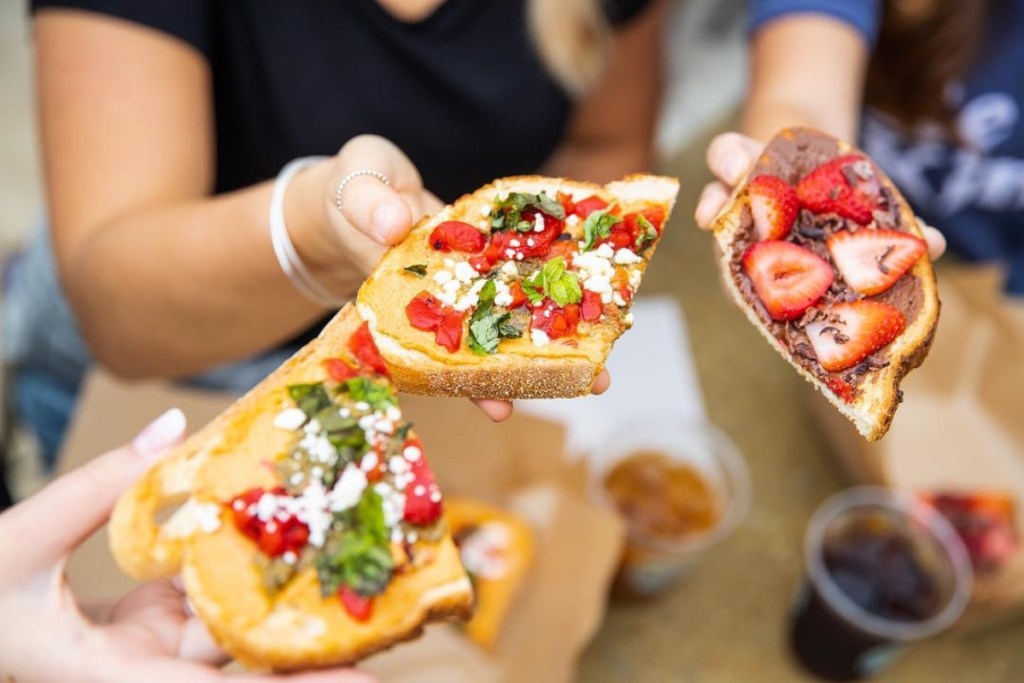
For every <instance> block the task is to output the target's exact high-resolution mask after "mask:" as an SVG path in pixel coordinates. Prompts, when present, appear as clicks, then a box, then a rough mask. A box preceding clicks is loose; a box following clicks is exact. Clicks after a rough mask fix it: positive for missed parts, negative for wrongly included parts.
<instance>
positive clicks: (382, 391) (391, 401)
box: [338, 377, 398, 410]
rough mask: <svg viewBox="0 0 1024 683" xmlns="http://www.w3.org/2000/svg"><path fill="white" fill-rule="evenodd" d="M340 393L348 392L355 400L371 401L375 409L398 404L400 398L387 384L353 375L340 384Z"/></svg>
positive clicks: (371, 405)
mask: <svg viewBox="0 0 1024 683" xmlns="http://www.w3.org/2000/svg"><path fill="white" fill-rule="evenodd" d="M338 391H339V392H340V393H345V392H347V393H348V395H349V397H350V398H351V399H352V400H353V401H355V402H357V403H358V402H360V401H362V402H364V403H369V404H370V407H371V408H372V409H374V410H383V409H384V408H387V407H388V406H393V405H398V400H397V399H395V395H394V394H393V393H391V389H389V388H388V387H387V386H385V385H383V384H381V383H379V382H375V381H373V380H372V379H370V378H369V377H353V378H351V379H347V380H345V381H344V382H342V383H341V384H339V385H338Z"/></svg>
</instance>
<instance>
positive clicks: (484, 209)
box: [480, 204, 491, 218]
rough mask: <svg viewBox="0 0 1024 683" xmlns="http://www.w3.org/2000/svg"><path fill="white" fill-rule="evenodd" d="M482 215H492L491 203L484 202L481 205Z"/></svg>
mask: <svg viewBox="0 0 1024 683" xmlns="http://www.w3.org/2000/svg"><path fill="white" fill-rule="evenodd" d="M480 215H481V216H484V217H485V218H486V217H487V216H490V215H491V205H490V204H484V205H483V206H481V207H480Z"/></svg>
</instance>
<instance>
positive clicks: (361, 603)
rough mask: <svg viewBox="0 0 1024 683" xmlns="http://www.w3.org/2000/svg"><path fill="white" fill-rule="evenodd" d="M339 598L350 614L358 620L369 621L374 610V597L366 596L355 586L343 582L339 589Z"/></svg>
mask: <svg viewBox="0 0 1024 683" xmlns="http://www.w3.org/2000/svg"><path fill="white" fill-rule="evenodd" d="M338 598H339V599H340V600H341V604H342V606H343V607H344V608H345V611H346V612H348V614H349V616H350V617H352V618H353V619H355V620H356V621H368V620H369V618H370V614H372V612H373V598H366V597H363V596H362V595H360V594H359V593H357V592H356V590H355V589H354V588H350V587H349V586H347V585H345V584H342V585H341V588H339V589H338Z"/></svg>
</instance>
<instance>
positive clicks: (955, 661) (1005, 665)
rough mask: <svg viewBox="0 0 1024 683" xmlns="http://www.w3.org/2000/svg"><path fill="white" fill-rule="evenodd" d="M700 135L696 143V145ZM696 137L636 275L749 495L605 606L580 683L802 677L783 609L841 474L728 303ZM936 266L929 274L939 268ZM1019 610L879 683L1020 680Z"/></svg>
mask: <svg viewBox="0 0 1024 683" xmlns="http://www.w3.org/2000/svg"><path fill="white" fill-rule="evenodd" d="M704 142H706V141H704ZM700 149H702V145H700V146H695V147H694V148H693V149H691V150H687V151H684V153H682V154H680V155H679V156H678V157H676V158H675V159H673V160H671V161H669V162H667V163H666V164H665V165H664V167H663V171H664V172H666V173H670V174H673V175H678V176H679V177H680V178H681V179H682V180H683V190H682V192H681V193H680V196H679V203H678V205H677V207H676V211H675V213H674V215H673V218H672V220H671V222H670V223H669V226H668V231H667V232H666V235H665V238H664V239H663V241H662V243H661V245H660V246H659V247H658V254H657V256H656V257H655V259H654V262H653V265H652V267H651V269H650V270H649V272H648V274H647V276H646V279H645V281H644V284H643V290H642V291H643V293H644V294H666V293H667V294H671V295H673V296H675V297H677V298H678V299H679V301H680V302H681V303H682V305H683V310H684V313H685V315H686V322H687V327H688V329H689V332H690V337H691V344H692V347H693V348H692V350H693V354H694V357H695V361H696V366H697V370H698V374H699V376H700V381H701V384H702V388H703V392H704V398H705V401H706V404H707V410H708V415H709V417H710V419H711V421H713V422H714V423H716V424H717V425H718V426H719V427H720V428H722V429H723V430H724V431H725V432H726V433H727V434H728V435H729V436H730V437H732V439H733V440H734V441H735V442H736V444H737V446H738V447H739V448H740V450H741V451H742V452H743V454H744V455H745V456H746V459H747V463H748V465H749V467H750V471H751V477H752V479H753V486H754V498H753V504H752V507H751V510H750V514H749V516H748V518H747V520H746V522H745V523H744V524H743V525H742V526H741V527H740V528H739V529H738V531H737V532H736V533H735V534H734V535H733V536H731V537H730V538H729V539H727V540H726V541H725V542H723V543H722V544H721V545H719V546H717V547H715V548H713V549H711V550H710V551H709V552H708V553H707V556H706V557H704V558H703V559H702V561H701V562H700V563H699V564H698V566H697V567H696V568H695V570H694V571H693V573H692V574H691V575H690V576H689V577H688V578H687V579H686V581H685V582H684V583H683V584H682V585H680V586H679V587H678V588H676V589H675V590H674V591H673V592H672V593H670V594H669V595H667V596H666V597H664V598H663V599H661V600H659V601H657V602H652V603H646V604H639V605H637V604H613V605H612V606H611V607H610V608H609V611H608V614H607V617H606V620H605V622H604V625H603V627H602V629H601V631H600V632H599V633H598V635H597V637H596V638H595V639H594V641H593V642H592V643H591V645H590V647H589V648H588V649H587V651H586V652H585V653H584V655H583V657H582V660H581V664H580V668H579V680H580V681H584V682H585V683H611V682H613V681H616V682H618V681H629V682H630V683H669V682H674V681H680V682H686V683H705V682H707V683H732V682H733V681H736V682H743V683H747V682H753V681H756V682H758V683H774V682H775V681H786V682H788V681H797V682H799V681H810V680H814V679H811V678H809V677H806V676H804V675H802V674H801V672H800V671H799V670H798V669H797V668H796V666H795V665H794V664H793V663H792V660H791V659H790V658H789V654H788V647H787V645H786V642H785V639H786V635H787V629H786V626H787V612H788V609H789V606H790V603H791V602H792V599H793V596H794V595H795V592H796V590H797V588H798V587H799V584H800V579H801V559H800V553H801V543H802V540H803V532H804V527H805V525H806V523H807V520H808V519H809V517H810V515H811V513H812V511H813V510H814V508H815V507H817V506H818V504H819V503H821V502H822V501H823V500H824V499H825V498H827V497H828V496H829V495H830V494H831V493H833V492H834V491H836V490H838V489H839V488H840V487H842V486H843V485H844V484H846V483H847V480H846V479H845V477H844V474H843V472H842V471H841V469H840V468H839V466H838V464H837V463H836V462H835V461H834V460H833V458H832V457H830V454H829V449H828V446H827V444H826V442H825V440H824V438H823V436H822V434H821V433H820V432H819V431H817V429H816V427H815V425H814V424H813V422H812V421H811V420H810V418H809V417H808V416H807V415H806V413H805V410H804V408H803V404H804V402H805V401H806V398H805V394H806V388H805V386H804V383H803V380H801V379H800V378H799V377H798V376H797V374H796V373H795V372H794V371H793V370H792V369H790V367H789V365H788V364H787V363H785V362H784V361H783V360H782V359H781V358H779V357H778V356H777V354H776V353H775V352H774V351H773V350H772V349H771V348H770V347H769V346H768V345H767V344H766V343H765V342H764V341H763V340H762V339H761V337H760V335H759V334H758V333H757V331H756V330H755V329H754V328H753V327H752V326H751V325H749V323H747V321H746V319H745V318H744V317H743V316H742V314H741V313H740V312H739V311H738V310H736V309H735V308H734V307H733V306H732V304H731V303H730V302H729V301H727V299H726V296H725V294H724V292H723V290H722V289H721V287H720V286H719V283H718V279H717V271H716V267H715V264H714V259H713V257H712V252H711V242H712V240H711V237H710V236H709V235H708V234H706V233H702V232H701V231H699V230H697V229H696V227H695V226H694V222H693V208H694V205H695V202H696V198H697V196H698V194H699V193H700V190H701V188H702V187H703V185H704V183H705V182H706V181H707V180H708V177H707V172H706V171H705V170H704V169H703V167H702V166H701V159H702V158H703V154H702V153H701V152H700V151H699V150H700ZM940 276H941V275H940ZM1021 643H1024V619H1018V620H1016V621H1015V622H1011V623H1007V624H1003V625H1000V626H996V627H990V628H988V629H986V630H984V631H981V632H978V633H973V634H969V635H966V636H952V635H946V636H943V637H939V638H937V639H935V640H932V641H930V642H926V643H922V644H919V645H917V646H916V647H914V648H912V649H911V650H910V651H909V652H908V654H907V655H906V656H904V657H903V658H902V659H901V660H899V661H897V662H896V664H895V665H894V666H893V667H892V668H891V669H890V670H889V671H888V672H887V673H885V674H884V675H882V676H880V677H879V678H877V679H875V680H878V681H880V682H881V683H943V682H945V681H956V682H958V683H960V682H963V683H966V682H970V683H996V682H1003V681H1007V682H1009V681H1024V647H1022V646H1021Z"/></svg>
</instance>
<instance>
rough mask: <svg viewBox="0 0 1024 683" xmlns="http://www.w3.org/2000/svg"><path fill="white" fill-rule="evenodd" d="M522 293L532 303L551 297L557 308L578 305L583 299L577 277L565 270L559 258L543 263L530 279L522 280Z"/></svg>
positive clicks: (562, 260) (561, 259)
mask: <svg viewBox="0 0 1024 683" xmlns="http://www.w3.org/2000/svg"><path fill="white" fill-rule="evenodd" d="M523 291H524V292H525V293H526V296H527V297H528V298H529V299H530V301H531V302H533V303H537V302H539V301H541V300H542V299H543V298H544V297H545V296H549V297H551V298H552V299H553V300H554V302H555V303H556V304H558V305H559V306H566V305H568V304H578V303H579V302H580V301H581V300H582V299H583V289H582V288H581V287H580V278H579V276H578V275H576V273H573V272H570V271H567V270H566V269H565V259H564V258H562V257H561V256H556V257H555V258H553V259H551V260H550V261H548V262H547V263H545V264H544V267H543V268H541V269H540V270H538V271H537V272H536V273H534V275H533V277H532V278H531V279H529V280H523Z"/></svg>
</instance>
